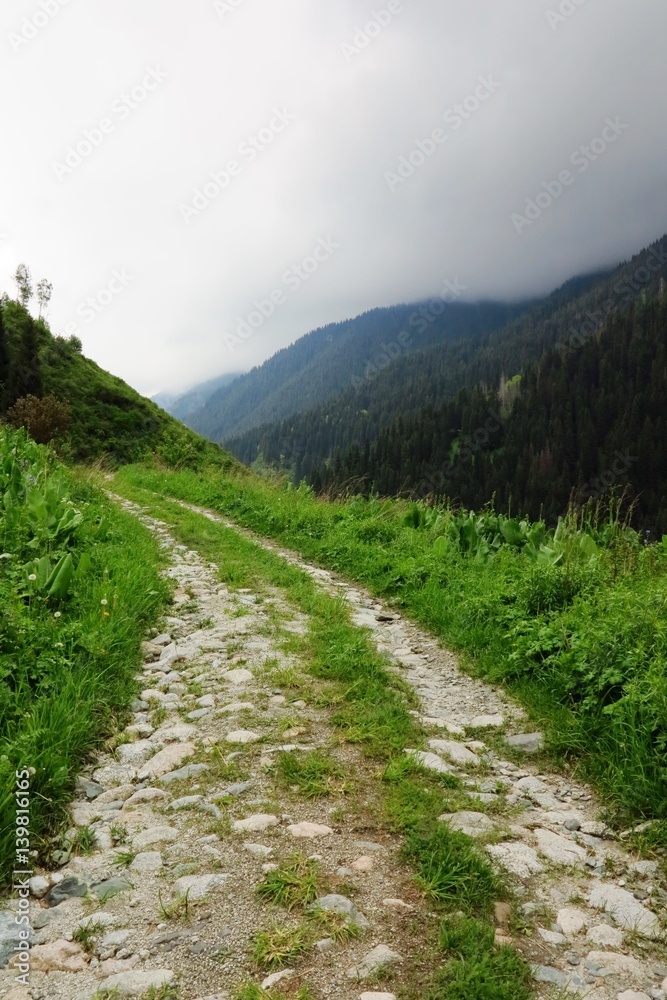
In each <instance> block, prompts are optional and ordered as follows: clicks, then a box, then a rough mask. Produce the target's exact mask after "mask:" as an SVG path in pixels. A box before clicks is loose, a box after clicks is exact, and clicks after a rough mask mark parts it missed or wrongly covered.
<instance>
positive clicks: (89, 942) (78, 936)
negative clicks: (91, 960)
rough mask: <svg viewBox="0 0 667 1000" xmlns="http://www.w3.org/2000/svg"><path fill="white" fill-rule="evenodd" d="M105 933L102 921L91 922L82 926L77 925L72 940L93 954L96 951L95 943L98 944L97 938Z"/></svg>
mask: <svg viewBox="0 0 667 1000" xmlns="http://www.w3.org/2000/svg"><path fill="white" fill-rule="evenodd" d="M103 935H104V925H103V924H100V923H90V922H88V923H87V924H84V925H83V926H82V927H77V929H76V930H75V931H74V933H73V934H72V941H74V942H75V944H80V945H81V947H82V948H83V950H84V951H85V952H88V954H89V955H92V954H93V952H94V951H95V945H96V944H97V939H98V938H99V937H102V936H103Z"/></svg>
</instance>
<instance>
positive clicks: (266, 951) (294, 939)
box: [252, 922, 309, 972]
mask: <svg viewBox="0 0 667 1000" xmlns="http://www.w3.org/2000/svg"><path fill="white" fill-rule="evenodd" d="M308 947H309V941H308V935H307V933H306V929H305V928H304V927H303V926H302V925H301V924H297V925H295V926H286V925H285V924H283V923H280V924H279V923H277V922H276V923H273V924H271V925H270V926H269V927H268V928H267V929H266V930H262V931H258V932H257V934H256V935H255V938H254V941H253V946H252V957H253V960H254V961H255V962H256V964H257V965H258V966H259V968H260V969H264V970H266V971H269V972H274V971H275V970H276V969H283V968H285V966H286V965H290V964H291V963H292V962H295V961H296V959H298V958H299V957H300V956H301V955H303V954H304V952H306V951H307V950H308Z"/></svg>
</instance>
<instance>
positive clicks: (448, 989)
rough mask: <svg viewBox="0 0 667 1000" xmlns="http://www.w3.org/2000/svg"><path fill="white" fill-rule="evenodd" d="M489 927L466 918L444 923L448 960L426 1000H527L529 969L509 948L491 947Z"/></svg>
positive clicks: (443, 936)
mask: <svg viewBox="0 0 667 1000" xmlns="http://www.w3.org/2000/svg"><path fill="white" fill-rule="evenodd" d="M493 936H494V931H493V928H492V927H489V926H485V925H483V924H480V923H479V921H477V920H470V919H469V918H466V917H454V918H452V919H450V920H447V921H445V923H444V924H443V928H442V933H441V945H442V949H443V951H444V952H445V954H446V955H447V957H448V961H447V962H446V963H445V965H444V967H443V968H442V969H441V971H440V972H438V975H437V984H436V987H435V989H434V990H433V992H432V993H430V994H429V995H428V997H427V1000H530V997H531V996H532V990H531V988H530V985H529V974H528V967H527V966H526V964H525V962H523V961H522V960H521V959H519V958H518V957H517V954H516V952H515V951H513V950H512V949H511V948H505V947H501V948H494V947H493Z"/></svg>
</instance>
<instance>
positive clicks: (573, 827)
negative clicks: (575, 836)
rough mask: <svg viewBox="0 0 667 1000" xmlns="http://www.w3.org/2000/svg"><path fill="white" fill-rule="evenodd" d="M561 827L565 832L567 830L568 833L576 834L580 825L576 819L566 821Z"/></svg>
mask: <svg viewBox="0 0 667 1000" xmlns="http://www.w3.org/2000/svg"><path fill="white" fill-rule="evenodd" d="M563 826H564V827H565V829H566V830H569V831H570V833H576V831H577V830H579V829H581V823H580V822H579V820H578V819H566V820H565V822H564V823H563Z"/></svg>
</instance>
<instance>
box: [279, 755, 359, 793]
mask: <svg viewBox="0 0 667 1000" xmlns="http://www.w3.org/2000/svg"><path fill="white" fill-rule="evenodd" d="M276 774H277V776H278V778H279V780H280V781H281V782H282V783H283V784H284V785H287V786H288V787H291V786H293V785H294V786H298V789H299V794H300V795H301V796H303V798H306V799H316V798H322V797H323V796H327V795H332V794H334V793H336V792H343V791H345V790H346V789H347V787H348V786H347V782H346V780H345V771H344V770H343V768H342V767H341V766H340V764H338V763H337V762H336V761H335V760H334V759H333V758H332V757H331V755H330V754H328V753H325V752H324V751H323V750H311V751H307V752H297V753H294V752H291V753H286V752H282V753H280V754H279V756H278V760H277V761H276Z"/></svg>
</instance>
